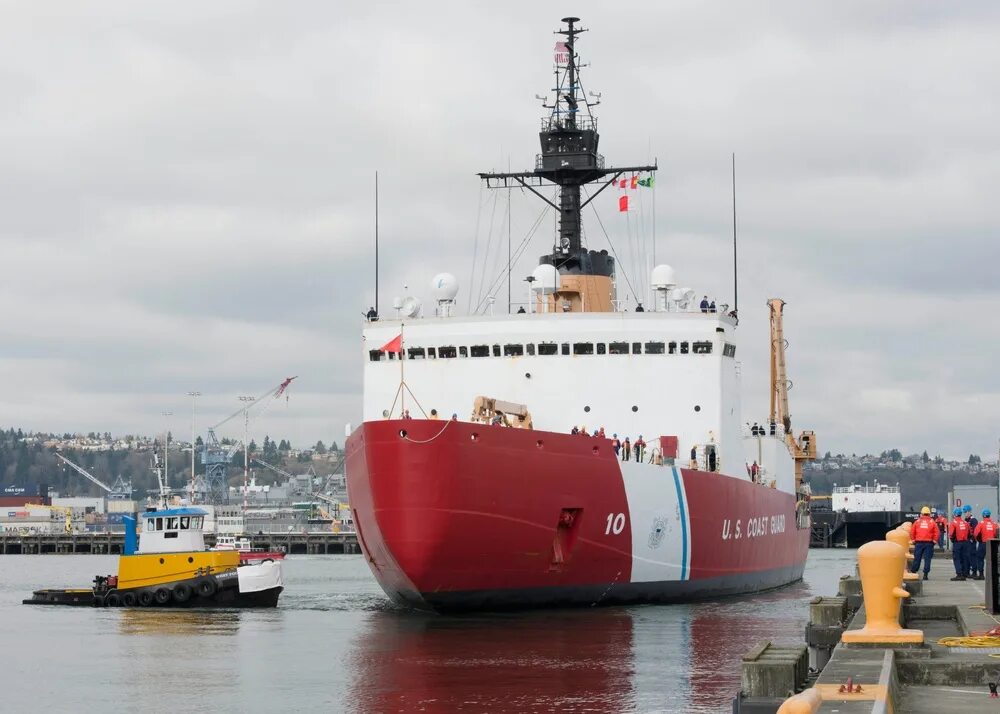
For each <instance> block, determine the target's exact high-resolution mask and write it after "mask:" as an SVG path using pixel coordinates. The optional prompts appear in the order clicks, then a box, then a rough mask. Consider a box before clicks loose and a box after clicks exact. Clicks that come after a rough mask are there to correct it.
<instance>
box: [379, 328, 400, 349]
mask: <svg viewBox="0 0 1000 714" xmlns="http://www.w3.org/2000/svg"><path fill="white" fill-rule="evenodd" d="M378 351H379V352H402V351H403V333H402V332H400V333H399V334H398V335H396V336H395V337H393V338H392V339H391V340H389V341H388V342H386V343H385V344H384V345H382V346H381V347H379V348H378Z"/></svg>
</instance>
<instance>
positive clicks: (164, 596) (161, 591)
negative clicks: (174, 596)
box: [153, 588, 170, 605]
mask: <svg viewBox="0 0 1000 714" xmlns="http://www.w3.org/2000/svg"><path fill="white" fill-rule="evenodd" d="M153 597H154V598H155V599H156V604H157V605H166V604H167V603H168V602H170V591H169V590H167V589H166V588H156V590H155V591H154V592H153Z"/></svg>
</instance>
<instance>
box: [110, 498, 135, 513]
mask: <svg viewBox="0 0 1000 714" xmlns="http://www.w3.org/2000/svg"><path fill="white" fill-rule="evenodd" d="M139 510H141V509H140V508H139V504H138V503H137V502H136V501H133V500H132V499H122V500H118V499H110V498H109V499H108V508H107V511H108V513H137V512H138V511H139Z"/></svg>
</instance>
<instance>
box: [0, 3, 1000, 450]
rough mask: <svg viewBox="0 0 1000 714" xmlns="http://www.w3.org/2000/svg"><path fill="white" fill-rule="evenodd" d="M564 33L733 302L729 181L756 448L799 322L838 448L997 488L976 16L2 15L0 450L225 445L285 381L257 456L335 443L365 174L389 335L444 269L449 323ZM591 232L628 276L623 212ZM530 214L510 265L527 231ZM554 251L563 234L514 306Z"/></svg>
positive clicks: (618, 143) (531, 202) (309, 9)
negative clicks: (19, 442)
mask: <svg viewBox="0 0 1000 714" xmlns="http://www.w3.org/2000/svg"><path fill="white" fill-rule="evenodd" d="M566 14H575V15H579V16H580V17H581V18H582V19H583V24H584V26H586V27H587V28H589V29H590V32H589V33H587V34H586V35H584V36H583V38H582V40H581V43H580V46H579V50H580V52H581V54H582V56H583V59H584V60H585V61H587V62H590V63H592V66H591V67H590V68H588V69H587V70H586V74H585V75H584V80H585V83H586V86H587V88H588V89H589V90H593V91H599V92H602V93H603V98H602V104H601V106H600V107H599V108H598V110H597V113H598V116H599V119H600V126H601V134H602V142H601V149H602V153H603V154H605V156H606V157H607V158H608V163H609V164H617V165H629V164H634V163H638V162H645V161H647V160H650V159H652V158H654V157H655V158H657V159H658V161H659V165H660V172H659V174H658V180H657V188H656V214H657V217H656V220H657V239H656V240H657V258H658V259H659V260H660V261H661V262H662V261H664V260H665V261H667V262H669V263H670V264H672V265H673V266H674V267H675V269H676V270H677V272H678V275H680V276H681V281H682V282H683V283H684V284H685V285H690V286H692V287H693V288H694V289H695V290H697V291H698V292H699V293H709V294H711V295H713V296H717V297H718V298H719V299H720V301H723V302H725V301H728V300H730V299H731V295H732V285H731V262H730V261H731V243H730V241H731V204H730V201H731V197H730V173H729V172H730V153H731V152H735V153H736V160H737V174H738V203H739V226H740V238H741V251H742V252H741V262H740V269H741V275H742V283H741V286H740V312H741V315H742V318H743V319H742V322H741V325H740V333H741V335H740V354H739V356H740V357H741V359H742V361H743V376H744V381H745V387H746V390H745V393H744V413H745V417H746V418H747V419H763V418H764V417H765V416H766V411H767V408H768V402H767V379H768V374H767V342H768V340H767V308H766V306H765V300H766V299H767V298H768V297H772V296H780V297H783V298H784V299H785V300H787V302H788V307H787V308H786V316H787V317H786V329H787V336H788V340H789V343H790V347H789V352H788V360H789V374H790V377H791V379H792V380H793V382H794V388H793V390H792V392H791V410H792V415H793V420H794V423H795V425H796V426H797V427H798V428H814V429H815V430H816V431H817V433H818V437H819V445H820V449H821V451H826V450H827V449H829V450H832V451H834V452H838V451H842V452H846V453H851V452H858V453H861V452H864V451H873V450H874V451H881V450H882V449H886V448H892V447H898V448H900V449H902V450H903V451H904V452H910V451H914V450H918V449H924V448H926V449H927V450H928V451H930V452H931V454H932V455H933V454H935V453H940V454H942V455H944V456H955V457H962V458H964V457H967V456H968V454H969V453H970V452H976V453H981V454H983V455H984V456H989V457H990V458H995V457H994V456H993V455H994V454H995V453H996V448H997V438H998V437H1000V377H998V374H997V367H996V363H997V357H996V355H997V353H998V351H1000V330H998V325H1000V320H998V317H997V315H998V314H1000V287H998V282H997V280H996V278H995V276H996V274H997V271H998V266H1000V243H998V241H997V233H998V228H1000V219H998V217H997V216H998V215H1000V211H998V209H997V204H998V200H997V194H998V186H1000V131H998V127H1000V92H997V84H996V82H997V77H998V76H1000V52H998V51H997V48H998V47H1000V32H998V29H1000V5H998V4H997V3H995V2H987V1H983V2H966V3H961V4H958V3H940V2H879V3H873V2H869V1H867V0H866V1H858V2H844V1H840V2H828V3H802V2H799V1H798V0H795V1H790V2H771V3H766V4H762V3H750V2H747V3H725V4H723V3H705V2H659V1H658V2H630V3H627V4H625V5H623V4H620V3H617V4H616V3H608V2H575V3H565V2H547V3H538V2H505V3H468V2H445V3H442V2H421V3H409V2H408V3H402V2H401V3H384V2H370V3H330V2H314V3H307V2H298V3H273V2H249V1H247V0H239V1H238V2H237V1H232V2H227V1H223V0H213V2H211V3H193V2H192V3H183V2H182V3H176V2H172V3H166V2H149V3H132V2H99V1H97V0H95V1H92V2H87V3H79V2H64V3H56V2H52V3H24V2H15V1H14V0H10V1H7V2H0V265H2V268H3V271H2V280H0V310H2V312H0V378H2V380H3V384H4V388H3V396H2V397H0V424H3V425H14V426H21V427H24V428H29V429H37V430H45V431H49V430H53V431H90V430H100V431H105V430H110V431H112V432H114V433H116V434H118V433H129V432H143V433H150V432H153V431H154V430H156V429H162V428H163V426H164V425H166V426H169V427H170V428H172V429H173V430H174V431H175V433H178V434H185V433H187V431H188V430H189V428H190V408H191V407H190V399H189V398H188V397H186V396H184V395H185V392H187V391H190V390H198V391H201V392H203V394H204V396H203V397H201V399H200V401H199V404H198V411H199V422H200V423H201V424H202V425H206V424H207V423H211V422H214V421H217V420H219V419H221V418H222V417H223V416H225V415H226V414H228V413H229V412H231V411H232V410H234V409H235V408H237V407H238V402H237V401H236V396H237V395H239V394H258V393H261V392H263V391H265V390H266V389H268V388H269V387H271V386H273V385H276V384H277V383H278V382H280V381H281V380H282V379H283V378H284V377H286V376H291V375H298V376H299V380H298V381H297V382H296V383H295V385H294V387H293V389H292V390H291V392H290V395H291V397H290V399H289V401H288V402H287V403H281V404H280V405H276V406H275V407H274V408H273V409H272V410H271V411H270V412H269V413H268V414H267V415H266V416H264V417H263V418H262V419H261V420H260V421H259V422H258V424H257V425H255V432H258V431H259V432H260V433H258V434H255V436H256V437H257V438H258V440H259V439H261V438H262V437H263V433H264V432H267V433H269V434H270V435H271V436H272V437H278V438H283V437H287V438H290V439H291V440H292V442H293V443H295V444H299V445H306V444H309V443H314V442H315V440H316V439H318V438H322V439H324V440H325V441H327V442H329V441H330V440H331V439H333V440H336V441H338V442H339V443H343V432H344V424H345V422H353V423H355V424H356V423H357V422H358V420H359V415H360V411H361V400H360V381H361V356H360V348H359V345H360V339H359V330H360V327H361V324H360V320H359V318H360V316H361V314H362V312H363V311H364V310H365V309H367V307H368V306H369V305H370V304H371V302H372V301H373V282H374V281H373V277H372V274H373V256H372V224H373V200H372V197H373V177H374V173H375V171H376V170H378V171H379V175H380V182H381V187H382V191H381V238H382V243H381V245H382V295H381V298H382V300H381V302H382V308H383V312H388V311H389V304H390V303H391V298H392V296H393V295H394V294H401V293H402V286H403V285H404V284H408V285H409V286H410V291H411V292H412V293H416V294H425V295H426V294H427V293H428V290H427V289H426V287H425V286H427V284H428V282H429V280H430V278H431V276H432V275H434V274H435V273H436V272H439V271H442V270H447V271H450V272H452V273H454V274H455V275H457V276H458V277H459V279H460V280H461V283H462V290H463V292H461V293H460V300H459V302H460V304H461V305H462V306H465V305H466V304H467V301H468V299H469V287H470V278H469V276H470V271H471V269H472V255H473V245H474V242H475V241H476V239H477V216H479V232H478V240H479V246H480V248H479V250H480V258H481V253H482V250H483V245H484V242H483V241H484V240H485V236H486V235H487V234H488V232H489V230H493V231H496V230H498V227H497V226H498V225H499V221H500V218H499V214H500V213H503V211H504V210H505V209H503V208H502V207H501V208H498V209H497V214H492V213H491V209H492V203H491V200H492V198H491V197H490V196H488V195H486V194H485V193H484V192H482V190H481V188H480V185H479V180H478V179H477V177H476V176H475V173H476V172H477V171H482V170H489V169H506V167H507V165H508V162H509V164H510V165H511V166H512V168H514V169H526V168H529V167H531V166H533V161H534V155H535V153H536V152H537V128H538V119H539V117H540V116H541V114H542V110H541V108H540V107H539V106H538V104H539V103H538V102H537V101H536V100H535V99H534V95H535V94H540V93H544V92H545V91H546V90H547V89H548V88H549V85H550V83H551V74H550V72H551V67H552V64H551V63H552V46H553V42H554V39H555V38H554V37H553V35H552V34H551V32H552V31H553V30H554V29H556V28H557V26H558V25H559V19H560V18H561V17H562V16H563V15H566ZM647 195H649V194H647ZM601 199H605V200H601ZM595 204H596V205H597V206H598V208H599V210H600V213H601V215H602V219H603V220H604V223H605V227H606V228H607V230H608V233H609V235H610V237H611V240H612V241H614V242H615V244H616V247H617V249H618V250H619V252H620V253H621V254H623V255H622V257H623V260H622V261H621V267H622V269H623V270H627V269H629V268H630V266H634V265H635V262H636V261H635V258H634V256H630V255H629V242H628V236H627V232H626V228H625V224H624V219H622V218H621V217H620V216H618V215H617V213H616V210H615V208H616V199H615V196H614V195H612V194H611V193H610V192H609V193H608V195H606V196H602V197H600V198H598V199H597V200H596V201H595ZM512 206H513V208H512V214H513V225H512V234H513V235H514V242H515V243H517V242H518V241H519V240H520V239H521V238H522V237H523V236H524V234H525V233H526V232H527V230H528V227H529V225H530V223H531V221H532V220H533V219H534V217H535V216H536V215H537V213H538V212H539V211H540V209H541V206H540V204H539V202H538V201H537V200H536V199H533V198H532V197H530V196H522V195H520V194H515V195H514V197H513V198H512ZM646 208H647V214H646V215H647V219H648V217H649V216H651V213H652V211H651V206H649V205H647V206H646ZM489 215H494V216H495V218H494V221H493V222H492V223H490V221H489ZM490 226H492V228H490ZM585 231H586V236H587V242H588V244H589V245H590V247H593V248H598V249H600V248H604V247H607V239H605V237H604V234H603V232H602V231H601V229H600V227H599V226H598V225H597V224H596V222H595V221H594V218H593V216H592V214H588V215H587V217H586V227H585ZM551 240H552V228H551V220H547V221H546V222H545V223H544V224H543V227H542V229H541V230H539V231H538V233H537V234H536V237H535V238H534V239H533V241H532V243H531V244H530V246H529V247H528V249H527V250H526V251H525V254H524V258H523V260H521V261H519V263H518V265H517V267H516V268H515V270H514V273H513V274H514V277H515V280H514V285H515V288H514V289H515V291H516V292H517V295H515V298H517V297H518V296H519V295H520V294H522V292H523V285H524V284H523V282H521V280H522V279H523V276H525V275H527V274H528V273H529V272H530V270H531V268H532V265H533V264H534V263H535V261H536V260H537V257H538V255H540V254H542V253H544V252H546V250H547V249H548V246H549V245H550V244H551ZM495 260H496V256H495V255H493V256H492V257H491V258H488V260H487V266H486V271H485V273H483V272H482V271H483V265H482V261H481V260H480V265H479V266H478V267H477V274H485V275H487V281H488V280H489V278H490V277H492V276H493V275H494V272H495V268H496V264H495ZM634 272H645V271H644V270H642V271H639V270H637V269H636V270H635V271H634ZM634 277H635V280H636V282H640V277H639V276H634ZM478 280H479V278H478V275H477V281H478ZM476 291H477V292H478V288H476ZM498 297H499V298H500V302H502V303H503V306H504V309H505V308H506V291H505V289H504V290H503V291H502V292H501V293H500V294H499V295H498ZM621 376H622V375H609V379H619V378H620V377H621ZM164 411H172V412H173V416H163V415H162V413H163V412H164Z"/></svg>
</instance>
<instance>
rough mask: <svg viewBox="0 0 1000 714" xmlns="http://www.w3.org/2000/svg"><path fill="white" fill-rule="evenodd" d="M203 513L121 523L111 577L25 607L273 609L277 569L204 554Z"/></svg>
mask: <svg viewBox="0 0 1000 714" xmlns="http://www.w3.org/2000/svg"><path fill="white" fill-rule="evenodd" d="M205 515H206V513H205V511H203V510H201V509H200V508H190V507H185V508H161V509H160V510H153V511H147V512H146V513H143V514H142V518H143V522H144V524H143V531H142V538H141V539H140V538H138V534H137V532H136V531H137V529H136V519H135V518H134V517H131V516H125V517H124V518H123V520H124V522H125V551H124V553H123V554H122V556H121V557H120V558H119V560H118V574H117V575H98V576H97V577H95V578H94V585H93V587H91V588H78V589H70V590H55V589H44V590H36V591H35V592H34V594H33V596H32V597H31V598H29V599H27V600H24V601H23V602H24V604H25V605H77V606H83V605H89V606H93V607H197V608H201V607H233V608H236V607H275V606H276V605H277V604H278V596H279V595H280V594H281V591H282V590H283V581H282V576H281V563H280V562H277V561H275V560H270V559H269V560H264V561H261V562H259V563H254V564H243V563H242V562H241V556H240V553H239V551H237V550H207V549H206V548H205V535H204V530H203V526H204V521H205Z"/></svg>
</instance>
